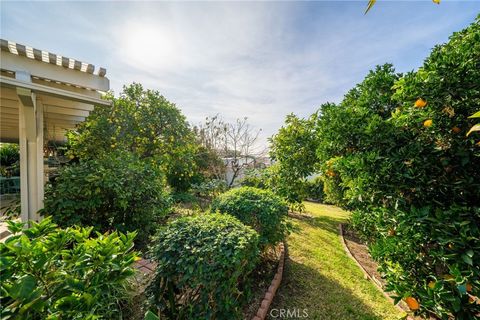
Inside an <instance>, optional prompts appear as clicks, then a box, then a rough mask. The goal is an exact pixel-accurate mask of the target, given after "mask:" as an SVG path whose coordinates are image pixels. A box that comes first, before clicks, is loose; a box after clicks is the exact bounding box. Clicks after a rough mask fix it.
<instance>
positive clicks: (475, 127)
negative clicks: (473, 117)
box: [467, 124, 480, 137]
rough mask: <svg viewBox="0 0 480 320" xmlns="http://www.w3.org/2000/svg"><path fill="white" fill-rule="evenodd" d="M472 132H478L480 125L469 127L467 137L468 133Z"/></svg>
mask: <svg viewBox="0 0 480 320" xmlns="http://www.w3.org/2000/svg"><path fill="white" fill-rule="evenodd" d="M474 131H480V124H476V125H474V126H473V127H471V128H470V130H469V131H468V132H467V137H468V136H469V135H470V133H472V132H474Z"/></svg>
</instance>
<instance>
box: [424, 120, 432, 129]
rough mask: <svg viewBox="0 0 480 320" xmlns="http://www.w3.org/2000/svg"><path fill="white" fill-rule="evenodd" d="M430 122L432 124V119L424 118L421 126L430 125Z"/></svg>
mask: <svg viewBox="0 0 480 320" xmlns="http://www.w3.org/2000/svg"><path fill="white" fill-rule="evenodd" d="M432 124H433V120H432V119H428V120H425V121H424V122H423V126H424V127H426V128H428V127H431V126H432Z"/></svg>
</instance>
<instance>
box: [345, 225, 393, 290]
mask: <svg viewBox="0 0 480 320" xmlns="http://www.w3.org/2000/svg"><path fill="white" fill-rule="evenodd" d="M343 238H344V239H345V244H346V245H347V248H348V250H350V252H351V253H352V255H353V256H354V257H355V259H356V260H357V261H358V263H360V265H361V266H362V267H363V268H364V269H365V271H366V272H367V273H368V274H369V275H370V277H371V278H372V279H373V280H374V281H375V282H376V283H377V284H379V285H380V286H381V287H382V288H384V287H385V285H386V282H385V280H383V279H382V276H381V275H380V273H379V272H378V271H377V270H378V264H377V263H376V262H375V261H374V260H373V259H372V257H371V256H370V253H368V247H367V246H366V245H365V244H364V243H363V242H362V240H361V239H360V238H359V237H358V236H357V234H356V233H355V231H354V230H352V228H351V227H349V225H343Z"/></svg>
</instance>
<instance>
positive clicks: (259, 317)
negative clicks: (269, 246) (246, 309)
mask: <svg viewBox="0 0 480 320" xmlns="http://www.w3.org/2000/svg"><path fill="white" fill-rule="evenodd" d="M280 250H281V252H280V259H279V261H278V267H277V272H276V273H275V276H274V277H273V280H272V282H271V283H270V286H269V287H268V289H267V292H265V295H264V297H263V300H262V303H261V305H260V307H259V308H258V311H257V314H256V315H255V316H254V317H253V319H252V320H264V319H265V317H266V316H267V312H268V310H269V309H270V305H271V304H272V301H273V298H274V297H275V293H276V292H277V289H278V287H279V286H280V283H281V282H282V277H283V267H284V266H285V252H286V244H285V243H280Z"/></svg>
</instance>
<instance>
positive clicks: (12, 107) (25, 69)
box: [0, 39, 111, 142]
mask: <svg viewBox="0 0 480 320" xmlns="http://www.w3.org/2000/svg"><path fill="white" fill-rule="evenodd" d="M0 40H1V39H0ZM0 53H1V56H0V69H1V70H0V141H2V142H17V141H18V139H19V107H20V105H23V106H27V105H29V104H31V105H33V104H36V103H39V104H41V105H42V107H43V108H42V110H43V117H44V138H45V140H50V141H64V140H65V133H66V131H68V130H71V129H74V128H75V127H76V125H77V124H78V123H80V122H82V121H84V119H85V118H86V117H87V116H88V114H89V112H90V111H92V110H93V108H94V106H95V105H97V106H108V105H110V104H111V102H110V101H108V100H103V99H102V94H103V93H104V92H106V91H108V90H109V88H110V87H109V80H108V78H106V77H105V73H106V70H105V69H103V68H100V69H99V71H98V72H97V73H96V74H95V73H94V70H95V67H94V66H93V65H91V64H86V63H83V62H80V61H77V60H73V59H70V58H65V57H62V56H59V55H55V54H52V53H49V52H46V51H41V50H37V49H33V48H31V47H26V46H23V45H19V44H15V43H13V42H8V41H5V40H1V51H0ZM31 99H35V103H33V101H31Z"/></svg>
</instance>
